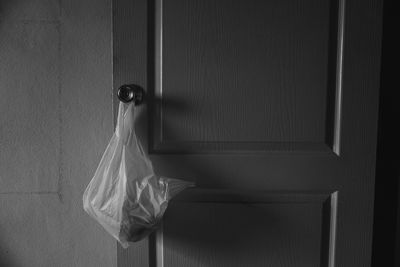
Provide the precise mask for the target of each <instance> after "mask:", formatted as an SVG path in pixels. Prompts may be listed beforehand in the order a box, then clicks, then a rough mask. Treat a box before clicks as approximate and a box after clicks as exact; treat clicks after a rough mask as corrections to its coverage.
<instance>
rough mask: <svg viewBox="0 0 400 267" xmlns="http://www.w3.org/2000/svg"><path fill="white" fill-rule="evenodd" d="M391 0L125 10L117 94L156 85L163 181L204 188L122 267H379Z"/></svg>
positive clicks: (149, 121)
mask: <svg viewBox="0 0 400 267" xmlns="http://www.w3.org/2000/svg"><path fill="white" fill-rule="evenodd" d="M381 5H382V3H381V1H380V0H368V1H365V0H353V1H344V0H330V1H328V0H326V1H314V0H307V1H296V0H287V1H274V0H271V1H255V0H254V1H253V0H251V1H243V0H221V1H219V0H218V1H216V0H204V1H200V0H187V1H183V0H151V1H146V0H115V1H114V3H113V18H114V19H113V23H114V25H113V40H114V44H113V47H114V88H115V89H116V88H118V87H119V86H120V85H121V84H125V83H134V84H137V85H139V86H141V87H143V88H144V89H145V91H146V103H145V104H144V105H142V106H141V107H140V108H139V110H140V111H139V112H140V114H139V115H138V116H139V126H138V129H137V131H138V134H139V136H140V138H141V140H143V142H144V145H145V147H146V148H147V151H148V152H149V154H150V156H151V159H152V160H153V163H154V166H155V169H156V172H157V173H159V174H160V175H163V176H169V177H176V178H183V179H187V180H192V181H195V182H196V184H197V186H198V188H197V189H193V190H187V191H186V192H184V193H183V194H182V195H181V196H179V197H178V199H176V200H175V201H172V202H171V205H170V207H169V208H168V210H167V212H166V215H165V219H164V226H163V228H162V229H160V230H159V231H158V232H157V234H155V235H153V236H152V237H151V238H150V239H146V240H144V241H142V242H139V243H136V244H134V245H133V246H131V247H130V248H129V249H127V250H124V249H122V248H120V247H119V248H118V265H119V266H166V267H167V266H171V267H172V266H174V267H175V266H235V264H236V265H237V266H243V264H242V263H244V262H246V266H285V267H287V266H329V267H333V266H349V267H350V266H351V267H357V266H369V263H370V251H371V231H372V213H373V212H372V208H373V192H374V170H375V143H376V122H377V104H378V101H377V100H378V89H379V69H380V34H381V28H380V26H381ZM114 101H115V105H114V106H115V107H117V104H118V101H117V98H116V97H114ZM200 188H201V189H200ZM321 192H323V193H321Z"/></svg>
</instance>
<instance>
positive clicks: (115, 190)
mask: <svg viewBox="0 0 400 267" xmlns="http://www.w3.org/2000/svg"><path fill="white" fill-rule="evenodd" d="M134 110H135V105H134V104H124V103H122V102H121V103H120V105H119V110H118V121H117V127H116V130H115V133H114V134H113V136H112V138H111V140H110V142H109V144H108V146H107V148H106V151H105V152H104V155H103V157H102V159H101V161H100V164H99V166H98V167H97V170H96V172H95V174H94V177H93V178H92V180H91V181H90V183H89V185H88V186H87V188H86V190H85V192H84V194H83V208H84V210H85V211H86V212H87V213H88V214H89V215H90V216H92V217H93V218H94V219H96V220H97V221H98V222H99V223H100V224H101V225H102V226H103V227H104V228H105V229H106V230H107V231H108V232H109V233H110V234H111V235H112V236H113V237H114V238H116V239H117V240H118V241H119V242H120V243H121V245H122V247H124V248H127V247H128V246H129V242H135V241H139V240H141V239H143V238H145V237H146V236H148V235H149V234H150V233H151V232H152V231H154V230H155V229H156V228H157V225H158V223H159V222H160V220H161V219H162V216H163V214H164V212H165V210H166V208H167V205H168V201H169V200H170V199H171V198H172V197H174V196H175V195H176V194H177V193H179V192H180V191H182V190H183V189H185V188H187V187H189V186H193V183H190V182H186V181H182V180H178V179H172V178H165V177H158V176H157V175H155V173H154V171H153V166H152V164H151V161H150V159H149V158H148V157H147V156H146V154H145V153H144V151H143V148H142V146H141V144H140V142H139V140H138V139H137V137H136V134H135V129H134V123H135V118H134Z"/></svg>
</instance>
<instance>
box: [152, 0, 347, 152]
mask: <svg viewBox="0 0 400 267" xmlns="http://www.w3.org/2000/svg"><path fill="white" fill-rule="evenodd" d="M153 4H154V6H153V5H151V6H150V7H149V8H150V9H151V10H154V23H155V24H154V27H152V29H153V30H154V31H152V29H151V28H150V29H149V31H151V33H150V34H151V35H152V36H154V50H153V49H152V50H153V51H154V53H149V54H151V57H154V59H153V58H151V59H150V60H151V61H153V62H154V63H155V64H154V68H152V71H151V72H150V73H149V74H150V75H151V79H152V80H154V81H155V86H154V90H155V91H154V95H155V97H156V98H157V99H158V100H159V101H158V102H156V103H155V107H154V112H155V113H154V115H153V129H152V132H151V133H150V134H151V135H152V136H153V138H152V140H153V143H152V144H151V146H150V149H151V150H152V151H154V152H158V153H162V152H183V151H186V152H189V153H196V152H207V151H221V150H223V151H226V150H234V151H235V150H239V151H242V150H250V151H253V150H268V151H270V150H287V149H292V150H299V149H300V150H327V149H328V148H327V147H326V146H328V147H332V145H333V142H334V140H333V137H334V134H333V131H334V129H335V127H339V125H337V126H335V125H334V120H333V118H334V117H335V113H338V112H339V110H337V109H338V108H339V107H338V103H336V102H337V101H336V99H335V96H336V93H338V92H336V91H337V90H339V89H340V88H341V86H340V84H337V83H336V78H335V77H336V76H337V74H338V73H341V64H339V65H338V64H336V58H338V57H339V58H341V46H337V43H338V38H339V40H341V38H342V36H341V35H339V36H338V34H337V33H338V32H339V33H340V34H342V32H343V31H341V30H340V27H342V26H343V21H342V20H343V16H338V14H339V13H340V12H339V11H340V10H339V3H338V2H336V1H332V2H330V1H314V0H312V1H293V0H288V1H256V0H254V1H242V0H223V1H215V0H205V1H204V0H197V1H186V0H170V1H163V0H156V1H155V2H154V3H153ZM339 30H340V31H339ZM152 41H153V40H152ZM337 47H339V49H337ZM339 63H341V62H339ZM339 82H340V81H339ZM169 101H173V103H174V104H175V105H173V104H169V103H168V102H169ZM338 101H339V100H338ZM176 106H178V110H177V107H176ZM179 108H180V109H183V110H179ZM249 118H252V119H249Z"/></svg>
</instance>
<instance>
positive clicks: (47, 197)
mask: <svg viewBox="0 0 400 267" xmlns="http://www.w3.org/2000/svg"><path fill="white" fill-rule="evenodd" d="M111 67H112V66H111V0H101V1H95V0H58V1H57V0H1V1H0V266H116V261H117V260H116V242H115V241H114V240H113V239H112V238H111V237H110V236H109V235H108V234H107V233H106V232H105V231H104V230H103V229H102V228H101V227H100V226H99V225H98V224H97V223H96V222H95V221H94V220H92V219H91V218H90V217H89V216H87V215H86V213H85V212H84V211H83V209H82V194H83V191H84V189H85V187H86V185H87V184H88V182H89V180H90V179H91V176H92V175H93V173H94V171H95V168H96V166H97V163H98V162H99V160H100V157H101V154H102V152H103V150H104V149H105V146H106V144H107V142H108V139H109V138H110V136H111V133H112V129H113V123H112V99H111V85H112V76H111V73H112V70H111Z"/></svg>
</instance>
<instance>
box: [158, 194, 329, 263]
mask: <svg viewBox="0 0 400 267" xmlns="http://www.w3.org/2000/svg"><path fill="white" fill-rule="evenodd" d="M335 201H336V193H334V194H323V193H320V194H318V193H313V194H309V193H308V194H306V193H303V194H294V193H280V194H277V193H263V194H256V193H254V192H251V193H248V195H246V194H243V192H240V193H239V192H236V193H233V192H231V193H228V194H227V193H225V194H224V193H221V192H219V191H212V190H208V191H201V190H198V191H197V192H194V191H192V192H191V190H188V191H187V192H185V193H184V194H182V195H181V196H180V197H179V198H178V199H176V200H175V201H174V202H172V204H171V206H170V207H169V212H168V214H167V215H166V216H165V220H164V224H163V229H162V231H163V232H164V235H163V239H162V240H161V241H159V243H161V244H162V246H163V247H164V248H165V249H164V252H163V255H162V256H161V257H160V256H159V262H162V261H163V264H164V266H248V263H249V259H251V263H252V264H251V266H307V267H311V266H320V264H322V265H323V266H326V264H327V263H328V261H329V258H328V257H329V254H330V251H329V250H330V249H333V247H332V245H333V243H331V244H329V239H330V235H334V234H335V221H331V220H330V218H335V216H334V213H335V212H336V210H335V208H336V202H335ZM332 214H333V216H331V215H332ZM199 222H201V224H200V223H199ZM249 222H250V223H249ZM194 226H197V227H196V228H195V227H194ZM330 260H331V261H332V260H333V258H332V259H330Z"/></svg>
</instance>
